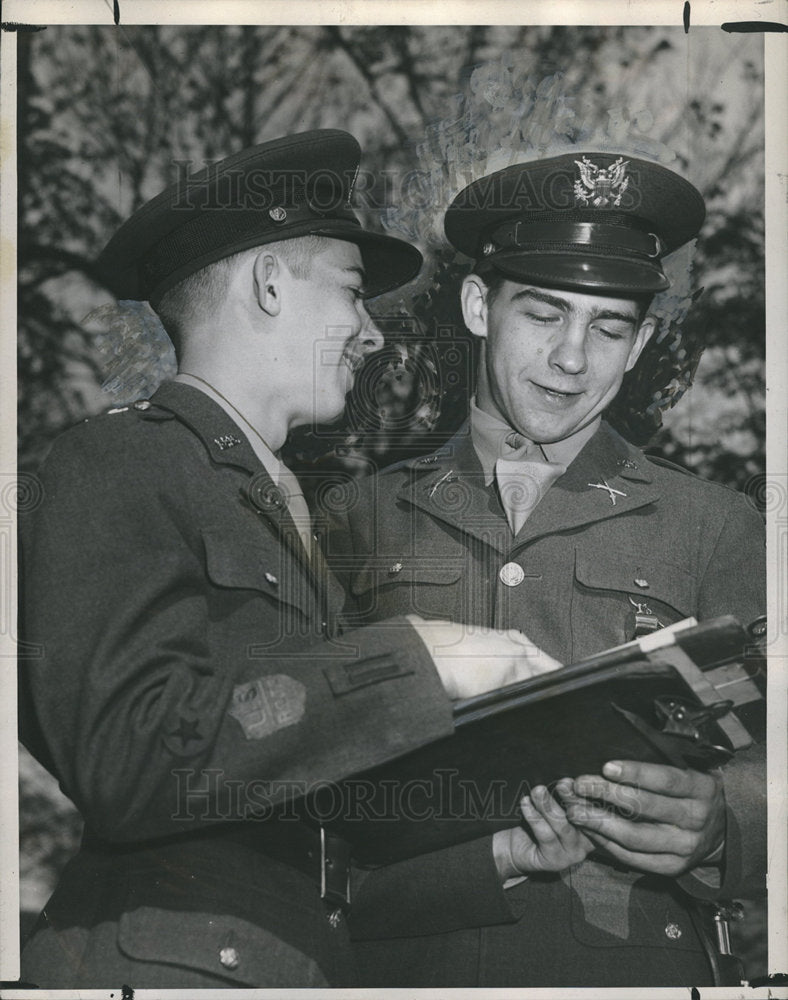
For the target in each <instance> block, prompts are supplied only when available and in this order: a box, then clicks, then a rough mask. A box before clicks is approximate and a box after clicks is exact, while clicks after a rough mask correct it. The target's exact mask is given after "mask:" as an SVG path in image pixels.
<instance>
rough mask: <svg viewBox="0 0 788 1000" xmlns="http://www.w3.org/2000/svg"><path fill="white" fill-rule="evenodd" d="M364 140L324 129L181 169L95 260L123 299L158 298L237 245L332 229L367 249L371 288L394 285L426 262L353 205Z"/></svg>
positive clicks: (240, 247)
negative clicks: (187, 171)
mask: <svg viewBox="0 0 788 1000" xmlns="http://www.w3.org/2000/svg"><path fill="white" fill-rule="evenodd" d="M360 158H361V148H360V147H359V144H358V142H356V140H355V139H354V138H353V136H352V135H349V134H348V133H347V132H341V131H338V130H334V129H321V130H318V131H313V132H302V133H299V134H297V135H291V136H286V137H284V138H281V139H275V140H273V141H272V142H265V143H261V144H260V145H257V146H252V147H250V148H249V149H244V150H241V151H240V152H239V153H235V154H234V155H233V156H228V157H227V158H226V159H224V160H221V161H220V162H218V163H216V164H213V165H211V166H208V167H206V168H205V169H204V170H201V171H199V172H198V173H195V174H193V175H185V176H184V177H183V178H182V179H181V181H179V182H177V183H175V184H173V185H171V186H170V187H168V188H167V189H166V190H165V191H162V193H161V194H159V195H157V197H155V198H154V199H153V200H152V201H149V202H147V204H145V205H143V206H142V208H140V209H138V211H136V212H135V213H134V215H132V216H131V218H130V219H129V220H128V221H127V222H125V223H124V224H123V225H122V226H121V227H120V229H119V230H118V232H117V233H116V234H115V236H113V238H112V239H111V240H110V241H109V243H108V244H107V246H106V247H105V248H104V250H103V251H102V253H101V255H100V256H99V258H98V261H97V269H98V273H99V275H100V276H101V277H102V279H103V280H104V281H105V283H106V285H107V287H108V288H109V289H110V290H111V291H112V292H113V293H114V294H115V295H116V296H117V297H118V298H119V299H139V300H148V301H150V302H151V304H152V305H154V306H155V305H156V304H157V303H158V301H159V300H160V299H161V297H162V295H163V294H164V293H165V292H166V291H167V290H168V289H169V288H172V287H173V285H176V284H177V283H178V282H179V281H182V280H183V279H184V278H186V277H188V276H189V275H190V274H193V273H194V272H195V271H199V270H200V268H203V267H205V266H206V265H208V264H212V263H214V262H215V261H217V260H221V259H222V258H223V257H229V256H230V255H231V254H234V253H237V252H238V251H240V250H246V249H249V248H251V247H256V246H263V245H265V244H266V243H272V242H275V241H277V240H287V239H294V238H296V237H299V236H309V235H315V236H327V237H331V238H333V239H339V240H347V241H349V242H351V243H355V244H356V245H357V246H358V247H359V249H360V250H361V255H362V259H363V262H364V270H365V294H366V296H367V297H371V296H374V295H379V294H380V293H381V292H384V291H388V290H390V289H392V288H397V287H398V286H399V285H402V284H404V283H405V282H406V281H409V280H410V279H411V278H413V277H414V276H415V275H416V274H417V273H418V271H419V268H420V267H421V260H422V258H421V254H420V253H419V251H418V250H417V249H416V248H415V247H412V246H411V245H410V244H409V243H405V242H404V241H402V240H398V239H395V238H393V237H391V236H383V235H380V234H378V233H371V232H368V231H367V230H365V229H362V227H361V223H360V222H359V220H358V219H357V218H356V215H355V213H354V212H353V209H352V208H351V206H350V198H351V195H352V189H353V184H354V182H355V179H356V175H357V173H358V167H359V161H360Z"/></svg>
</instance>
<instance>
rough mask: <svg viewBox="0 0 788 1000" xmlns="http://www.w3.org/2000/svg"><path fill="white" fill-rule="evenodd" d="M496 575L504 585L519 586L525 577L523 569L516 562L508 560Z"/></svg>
mask: <svg viewBox="0 0 788 1000" xmlns="http://www.w3.org/2000/svg"><path fill="white" fill-rule="evenodd" d="M498 576H499V578H500V580H501V583H502V584H503V585H504V586H505V587H519V586H520V584H521V583H522V582H523V580H524V579H525V570H524V569H523V567H522V566H520V565H518V564H517V563H513V562H509V563H506V565H505V566H501V569H500V571H499V573H498Z"/></svg>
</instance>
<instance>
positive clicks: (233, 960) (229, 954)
mask: <svg viewBox="0 0 788 1000" xmlns="http://www.w3.org/2000/svg"><path fill="white" fill-rule="evenodd" d="M219 961H220V962H221V963H222V965H223V966H224V967H225V969H237V968H238V963H239V962H240V959H239V957H238V952H237V951H236V950H235V948H222V950H221V951H220V952H219Z"/></svg>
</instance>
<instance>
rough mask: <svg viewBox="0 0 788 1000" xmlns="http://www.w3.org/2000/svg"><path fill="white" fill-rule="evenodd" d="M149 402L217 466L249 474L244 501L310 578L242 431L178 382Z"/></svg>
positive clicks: (280, 503) (274, 490)
mask: <svg viewBox="0 0 788 1000" xmlns="http://www.w3.org/2000/svg"><path fill="white" fill-rule="evenodd" d="M151 403H153V404H154V405H155V406H159V407H161V408H162V409H165V410H168V411H169V412H170V413H173V414H174V415H175V416H176V417H177V418H178V419H179V420H180V421H181V423H183V424H185V425H186V426H187V427H188V428H189V429H190V430H191V431H192V432H193V433H194V434H196V435H197V437H198V438H199V439H200V440H201V441H202V443H203V445H204V446H205V449H206V450H207V452H208V454H209V455H210V457H211V461H213V462H215V463H216V464H217V465H231V466H235V467H236V468H239V469H243V470H244V471H245V472H247V473H249V477H250V478H249V483H248V484H247V486H246V488H245V490H244V496H245V499H246V501H247V502H248V503H249V504H250V505H251V506H252V507H253V508H254V509H255V510H256V511H257V513H258V514H259V515H260V516H261V517H262V518H264V520H265V521H266V522H267V523H268V524H269V525H270V526H271V527H272V528H273V530H274V531H275V532H276V534H277V535H278V536H279V538H280V540H281V541H282V544H283V545H285V546H286V547H287V549H288V551H289V552H290V554H291V555H292V556H294V558H295V559H296V560H297V561H298V562H299V563H300V564H301V566H302V567H303V568H304V569H306V570H307V571H308V572H309V574H310V576H313V577H314V574H313V567H312V566H311V565H310V561H309V558H308V557H307V554H306V552H305V550H304V546H303V544H302V543H301V540H300V538H299V535H298V529H297V528H296V525H295V522H294V521H293V519H292V517H291V516H290V511H289V510H288V507H287V504H286V503H285V501H284V499H283V497H282V494H281V492H280V490H279V488H278V487H277V486H276V485H275V483H274V482H273V480H272V479H271V477H270V476H269V475H268V472H267V471H266V469H265V466H264V465H263V464H262V462H261V461H260V459H259V458H258V457H257V455H256V454H255V452H254V449H253V448H252V446H251V445H250V444H249V441H248V439H247V437H246V435H245V434H244V433H243V431H242V430H241V429H240V428H239V426H238V425H237V424H236V423H235V421H234V420H233V419H232V418H231V417H230V416H229V414H227V413H226V412H225V411H224V410H223V409H222V407H221V406H219V405H218V404H217V403H215V402H214V401H213V400H212V399H210V398H209V397H208V396H207V395H206V394H205V393H204V392H201V391H200V390H199V389H195V388H194V387H193V386H190V385H186V384H185V383H182V382H165V383H164V384H163V385H162V386H160V387H159V389H158V390H157V391H156V392H155V393H154V395H153V396H152V397H151Z"/></svg>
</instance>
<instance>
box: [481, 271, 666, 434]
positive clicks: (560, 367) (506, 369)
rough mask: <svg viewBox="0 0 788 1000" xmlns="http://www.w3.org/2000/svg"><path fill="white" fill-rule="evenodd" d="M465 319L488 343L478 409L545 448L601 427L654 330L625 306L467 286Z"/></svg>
mask: <svg viewBox="0 0 788 1000" xmlns="http://www.w3.org/2000/svg"><path fill="white" fill-rule="evenodd" d="M462 304H463V315H464V316H465V323H466V325H467V326H468V329H469V330H470V331H471V333H474V334H476V335H477V336H479V337H482V338H484V339H485V342H486V343H485V351H484V364H483V366H482V368H481V370H480V373H479V379H478V384H477V399H476V402H477V405H478V406H479V408H480V409H482V410H485V411H487V412H488V413H492V414H494V415H495V416H499V417H502V418H503V419H504V420H505V421H506V422H507V423H508V424H509V425H510V426H511V427H513V428H514V429H515V430H517V431H519V432H520V433H521V434H523V435H524V436H525V437H527V438H529V439H530V440H532V441H536V442H538V443H540V444H548V443H550V442H554V441H563V440H564V439H565V438H568V437H570V436H571V435H572V434H574V433H576V432H577V431H579V430H581V429H582V428H584V427H588V426H589V424H591V423H592V422H594V421H598V420H599V419H600V417H601V414H602V411H603V410H604V409H605V408H606V407H607V406H608V404H609V403H610V402H611V401H612V400H613V398H614V397H615V395H616V393H617V392H618V390H619V387H620V386H621V380H622V379H623V377H624V374H625V372H628V371H629V370H630V368H632V366H633V365H634V364H635V362H636V361H637V359H638V357H639V356H640V353H641V351H642V350H643V348H644V347H645V345H646V342H647V341H648V338H649V336H650V335H651V333H652V332H653V330H654V324H653V321H652V320H651V319H650V318H647V319H645V320H643V322H640V310H639V307H638V305H637V304H636V303H635V302H634V301H631V300H628V299H619V298H611V297H608V296H604V295H596V294H594V295H589V294H585V293H581V292H567V291H557V290H554V289H548V288H542V287H537V286H533V285H522V284H519V283H516V282H513V281H508V280H507V281H503V282H502V284H501V285H500V287H498V288H496V290H495V292H494V293H490V292H489V290H488V289H487V286H486V285H485V283H484V281H483V280H482V279H481V278H479V277H478V275H474V274H471V275H469V276H468V277H467V278H466V279H465V282H464V283H463V290H462Z"/></svg>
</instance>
